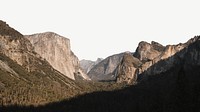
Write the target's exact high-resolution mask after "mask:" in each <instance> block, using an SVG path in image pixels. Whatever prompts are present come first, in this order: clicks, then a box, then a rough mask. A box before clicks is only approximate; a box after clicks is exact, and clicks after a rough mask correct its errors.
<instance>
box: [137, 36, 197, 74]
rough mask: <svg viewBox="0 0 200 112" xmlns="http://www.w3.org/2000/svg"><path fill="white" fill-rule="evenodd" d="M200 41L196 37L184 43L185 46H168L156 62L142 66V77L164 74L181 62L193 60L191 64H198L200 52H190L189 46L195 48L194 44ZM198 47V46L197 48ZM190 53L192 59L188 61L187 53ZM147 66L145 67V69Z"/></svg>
mask: <svg viewBox="0 0 200 112" xmlns="http://www.w3.org/2000/svg"><path fill="white" fill-rule="evenodd" d="M198 41H199V37H198V36H196V37H194V38H192V39H190V40H188V42H186V43H184V44H178V45H168V46H167V47H166V48H165V50H164V52H163V53H162V54H161V55H160V56H159V57H157V58H156V59H155V60H153V61H151V62H148V63H144V64H143V65H142V67H141V68H140V73H141V74H142V75H144V74H145V75H146V76H147V75H155V74H160V73H162V72H165V71H167V70H169V69H171V68H172V67H174V66H175V65H177V64H179V63H182V62H181V60H192V61H191V62H198V52H199V51H198V52H196V51H194V50H192V49H191V47H190V50H188V47H189V46H194V45H193V44H194V43H197V42H198ZM197 47H198V46H197ZM197 47H195V49H197ZM187 52H190V53H188V54H191V55H192V56H190V57H192V58H191V59H189V58H188V59H186V57H189V56H186V53H187ZM144 65H145V67H144Z"/></svg>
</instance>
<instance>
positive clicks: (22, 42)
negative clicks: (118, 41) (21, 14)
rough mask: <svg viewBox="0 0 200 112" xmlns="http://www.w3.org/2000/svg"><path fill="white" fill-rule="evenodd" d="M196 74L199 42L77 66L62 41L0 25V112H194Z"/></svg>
mask: <svg viewBox="0 0 200 112" xmlns="http://www.w3.org/2000/svg"><path fill="white" fill-rule="evenodd" d="M119 47H120V46H119ZM199 68H200V36H195V37H194V38H191V39H189V40H188V41H187V42H185V43H179V44H177V45H166V46H163V45H161V44H159V43H158V42H154V41H152V42H151V43H148V42H145V41H142V42H140V43H139V44H138V47H137V49H136V50H135V51H133V52H123V53H119V54H114V55H111V56H109V57H107V58H105V59H100V58H99V59H97V60H96V61H90V60H81V61H79V60H78V58H77V56H76V55H75V54H74V53H73V52H72V51H71V48H70V40H69V39H67V38H65V37H63V36H60V35H58V34H56V33H53V32H45V33H38V34H33V35H23V34H21V33H20V32H18V31H16V30H15V29H13V28H11V27H10V26H9V25H8V24H6V22H4V21H0V110H1V111H53V112H54V111H55V112H56V111H69V112H79V111H81V112H94V111H95V112H103V111H115V112H132V111H138V112H149V111H151V112H154V111H155V112H161V111H163V112H196V111H197V112H198V111H200V108H199V104H200V89H199V88H200V83H199V82H200V75H199V74H200V69H199ZM32 105H33V106H32Z"/></svg>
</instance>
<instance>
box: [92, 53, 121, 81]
mask: <svg viewBox="0 0 200 112" xmlns="http://www.w3.org/2000/svg"><path fill="white" fill-rule="evenodd" d="M123 55H124V53H120V54H115V55H112V56H109V57H107V58H106V59H104V60H102V61H101V62H99V63H98V64H96V65H95V66H94V67H93V68H92V69H91V70H90V71H89V72H88V76H89V77H90V78H91V79H92V80H95V81H110V80H115V79H116V77H115V74H114V71H115V69H116V68H117V66H118V65H119V63H120V62H121V60H122V58H123Z"/></svg>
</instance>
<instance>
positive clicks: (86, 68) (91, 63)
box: [80, 58, 103, 73]
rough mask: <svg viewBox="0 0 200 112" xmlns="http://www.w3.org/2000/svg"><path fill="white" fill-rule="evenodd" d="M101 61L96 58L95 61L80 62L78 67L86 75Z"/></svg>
mask: <svg viewBox="0 0 200 112" xmlns="http://www.w3.org/2000/svg"><path fill="white" fill-rule="evenodd" d="M102 60H103V59H102V58H98V59H97V60H96V61H91V60H81V61H80V66H81V68H82V69H83V70H84V72H85V73H88V72H89V71H90V70H91V69H92V68H93V67H94V66H95V65H97V64H98V63H99V62H101V61H102Z"/></svg>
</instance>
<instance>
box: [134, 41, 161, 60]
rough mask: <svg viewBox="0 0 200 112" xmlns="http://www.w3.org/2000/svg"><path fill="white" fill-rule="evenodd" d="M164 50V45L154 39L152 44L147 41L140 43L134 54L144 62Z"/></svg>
mask: <svg viewBox="0 0 200 112" xmlns="http://www.w3.org/2000/svg"><path fill="white" fill-rule="evenodd" d="M163 50H164V46H162V45H161V44H159V43H157V42H154V41H152V42H151V44H150V43H147V42H145V41H142V42H140V43H139V45H138V47H137V49H136V52H135V54H134V56H135V57H136V58H138V59H140V60H141V61H142V62H146V61H151V60H153V59H154V58H156V57H157V56H158V55H160V54H161V52H162V51H163Z"/></svg>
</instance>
